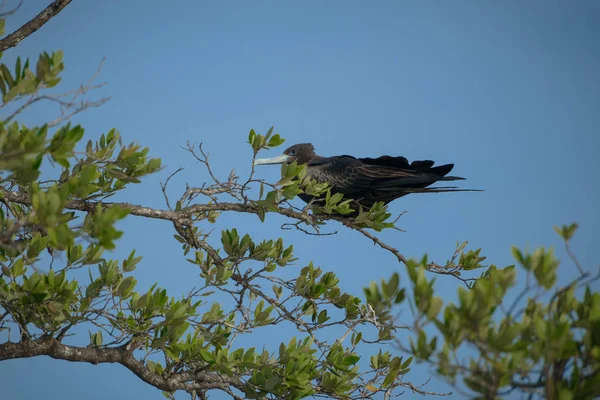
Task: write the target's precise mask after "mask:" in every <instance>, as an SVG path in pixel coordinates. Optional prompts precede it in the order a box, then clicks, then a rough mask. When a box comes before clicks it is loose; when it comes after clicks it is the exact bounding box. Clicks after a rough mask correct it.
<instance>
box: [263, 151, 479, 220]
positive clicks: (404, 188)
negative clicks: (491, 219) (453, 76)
mask: <svg viewBox="0 0 600 400" xmlns="http://www.w3.org/2000/svg"><path fill="white" fill-rule="evenodd" d="M294 161H296V162H297V163H298V164H306V165H307V167H308V170H307V172H308V175H309V176H310V177H311V178H313V179H315V180H316V181H318V182H327V183H329V184H330V185H331V194H334V193H342V194H343V195H344V198H350V199H352V200H354V201H355V202H357V203H358V204H360V205H362V206H363V207H364V208H365V209H369V208H371V207H372V206H373V204H375V203H376V202H378V201H382V202H384V203H385V204H387V203H389V202H391V201H393V200H395V199H397V198H399V197H402V196H405V195H407V194H410V193H440V192H462V191H472V190H471V189H458V188H457V187H456V186H444V187H433V188H430V187H428V186H430V185H432V184H434V183H435V182H438V181H457V180H463V179H465V178H461V177H458V176H447V175H448V173H449V172H450V171H452V168H453V167H454V164H445V165H440V166H437V167H434V166H433V165H434V162H433V161H430V160H423V161H413V162H412V163H409V162H408V160H407V159H406V158H404V157H392V156H381V157H378V158H355V157H352V156H348V155H342V156H334V157H321V156H318V155H317V154H316V153H315V148H314V147H313V145H312V144H310V143H301V144H296V145H293V146H291V147H289V148H288V149H286V150H285V151H284V152H283V154H282V155H280V156H277V157H273V158H263V159H256V160H255V161H254V165H265V164H283V163H288V164H289V163H292V162H294ZM299 197H300V198H301V199H302V200H304V201H305V202H307V203H308V202H309V201H311V200H312V199H313V197H312V196H310V195H307V194H304V193H303V194H300V195H299Z"/></svg>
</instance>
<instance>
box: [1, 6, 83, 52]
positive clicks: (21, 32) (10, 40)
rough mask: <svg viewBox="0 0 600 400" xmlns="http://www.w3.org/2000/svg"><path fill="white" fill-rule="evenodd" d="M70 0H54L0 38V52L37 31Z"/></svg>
mask: <svg viewBox="0 0 600 400" xmlns="http://www.w3.org/2000/svg"><path fill="white" fill-rule="evenodd" d="M70 2H71V0H56V1H54V2H52V3H51V4H50V5H49V6H48V7H46V8H45V9H44V10H43V11H42V12H41V13H39V14H38V15H36V16H35V17H34V18H33V19H32V20H30V21H28V22H26V23H25V24H24V25H23V26H21V27H20V28H19V29H17V30H16V31H14V32H13V33H11V34H10V35H8V36H6V37H5V38H4V39H2V40H0V52H3V51H5V50H7V49H10V48H11V47H15V46H16V45H17V44H19V42H20V41H21V40H23V39H25V38H26V37H27V36H29V35H31V34H32V33H33V32H35V31H37V30H38V29H40V28H41V27H42V25H44V24H45V23H46V22H48V21H50V20H51V19H52V18H53V17H54V16H56V14H58V13H59V12H61V11H62V9H63V8H65V7H66V6H67V5H68V4H69V3H70Z"/></svg>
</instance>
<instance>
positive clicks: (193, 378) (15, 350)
mask: <svg viewBox="0 0 600 400" xmlns="http://www.w3.org/2000/svg"><path fill="white" fill-rule="evenodd" d="M135 347H136V346H135V345H134V344H132V343H127V344H126V345H123V346H120V347H113V348H94V347H76V346H69V345H66V344H63V343H61V342H60V341H58V340H56V339H54V338H51V337H45V338H42V339H37V340H25V341H21V342H19V343H4V344H0V361H2V360H9V359H15V358H30V357H37V356H50V357H52V358H55V359H58V360H66V361H75V362H87V363H92V364H103V363H118V364H121V365H123V366H124V367H125V368H127V369H129V370H130V371H131V372H133V373H134V374H135V375H136V376H138V377H139V378H140V379H142V380H143V381H144V382H146V383H148V384H150V385H152V386H154V387H156V388H158V389H161V390H164V391H167V392H173V391H176V390H185V391H191V390H207V389H220V390H225V389H228V388H229V387H231V386H233V387H235V388H237V389H240V390H241V389H243V388H244V386H245V385H244V383H243V382H242V381H240V380H239V379H237V378H235V377H228V376H226V375H222V374H216V373H209V372H205V371H200V372H197V373H193V372H191V371H183V372H179V373H175V374H172V375H170V376H169V377H168V378H165V377H163V376H161V375H158V374H156V373H154V372H152V371H150V370H149V369H148V368H147V367H146V365H145V364H144V362H143V361H140V360H137V359H135V358H134V356H133V351H134V350H135Z"/></svg>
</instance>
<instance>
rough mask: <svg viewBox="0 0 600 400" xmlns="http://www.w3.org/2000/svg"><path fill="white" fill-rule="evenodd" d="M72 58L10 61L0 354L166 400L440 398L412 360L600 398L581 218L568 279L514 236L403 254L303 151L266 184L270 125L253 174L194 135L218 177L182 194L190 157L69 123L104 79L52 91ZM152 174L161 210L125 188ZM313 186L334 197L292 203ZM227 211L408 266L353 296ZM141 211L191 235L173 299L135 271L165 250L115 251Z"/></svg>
mask: <svg viewBox="0 0 600 400" xmlns="http://www.w3.org/2000/svg"><path fill="white" fill-rule="evenodd" d="M68 3H69V1H56V2H54V3H52V4H51V5H50V6H49V7H48V9H46V10H44V11H43V12H42V13H41V14H40V15H38V17H36V18H37V19H34V20H32V21H33V22H32V21H30V22H29V23H28V24H29V25H27V24H26V25H25V26H24V27H22V28H20V29H19V31H17V32H16V33H13V34H11V35H8V36H7V37H6V38H4V39H2V40H0V49H1V50H2V51H4V50H6V49H8V48H10V47H14V46H16V45H17V44H18V43H19V42H20V41H21V40H22V39H23V38H25V37H26V36H27V35H29V34H31V33H33V32H34V31H35V30H37V29H38V28H40V27H41V26H42V25H43V23H44V22H45V21H47V20H48V19H50V18H52V16H54V15H56V14H57V13H58V12H60V10H61V9H62V8H64V7H65V6H66V5H67V4H68ZM4 17H6V15H4ZM44 18H45V19H44ZM0 21H1V22H0V27H3V26H4V23H3V22H4V21H3V20H0ZM1 34H2V35H4V32H1ZM17 38H18V39H17ZM63 69H64V64H63V56H62V52H60V51H53V52H49V53H42V54H40V56H39V58H38V59H37V61H35V62H30V60H29V59H21V58H20V57H17V59H16V62H15V65H14V66H13V65H11V66H9V65H6V64H4V63H2V64H0V90H1V92H2V104H1V105H0V108H2V117H1V118H0V266H1V271H0V332H1V333H0V343H1V344H0V360H2V361H5V360H10V359H16V358H29V357H36V356H50V357H52V358H55V359H61V360H67V361H73V362H85V363H90V364H100V363H117V364H120V366H121V367H124V368H126V369H128V370H130V371H131V372H132V373H133V374H134V375H135V377H137V378H139V379H141V380H143V381H144V382H146V383H147V384H149V385H152V386H154V387H156V388H157V390H160V391H162V393H163V394H164V395H165V397H167V398H174V397H175V395H176V393H178V392H186V393H188V394H189V395H191V397H192V398H207V397H209V396H210V394H211V393H213V392H215V391H220V392H224V393H227V394H228V395H230V396H231V397H233V398H289V399H299V398H304V397H309V396H318V397H327V398H340V399H350V398H379V397H383V398H391V397H395V396H401V395H403V394H405V395H408V396H411V395H414V394H430V395H447V394H448V393H433V392H430V391H429V390H428V388H427V385H424V386H420V385H417V384H415V383H413V382H414V379H413V376H412V375H411V372H410V371H411V366H413V364H414V363H416V362H423V363H427V364H429V365H430V366H431V370H432V373H435V374H436V376H435V377H434V379H445V380H447V381H448V382H450V383H451V384H453V385H454V386H455V387H456V390H457V391H458V392H459V393H463V394H464V393H467V395H468V396H472V397H474V398H485V399H495V398H503V397H505V396H508V395H510V394H514V393H521V394H523V395H525V396H529V398H536V397H537V398H549V399H559V398H560V399H569V398H571V399H586V398H590V399H591V398H594V397H597V396H600V372H599V368H600V294H599V293H598V292H597V291H595V290H594V289H593V286H592V285H593V283H594V282H595V281H596V280H597V279H598V277H599V275H598V273H597V272H591V271H590V270H589V269H588V268H585V266H582V265H580V263H579V262H578V261H577V259H576V257H575V255H574V254H572V252H571V250H570V247H569V243H570V241H571V240H572V238H573V235H574V233H575V232H576V229H577V224H570V225H565V226H563V227H559V228H557V229H556V230H557V233H558V234H559V235H560V236H561V237H562V239H563V240H564V243H565V246H566V251H567V253H568V254H569V255H570V257H571V260H570V261H571V263H570V264H572V265H567V266H562V267H564V268H573V267H574V268H576V269H577V271H578V274H577V277H576V278H575V279H574V280H573V281H571V282H558V281H557V275H556V271H557V269H558V268H559V265H561V263H560V262H559V260H558V258H557V257H556V255H555V254H554V252H553V250H552V249H544V248H540V249H537V250H535V251H532V252H527V251H522V250H520V249H517V248H513V249H512V253H513V255H514V258H515V261H516V263H515V265H510V266H505V267H497V266H495V265H493V264H487V263H485V261H486V258H485V257H484V256H482V250H481V249H468V248H467V246H468V244H467V243H466V242H465V243H458V244H457V247H456V251H455V253H454V254H452V255H451V256H450V257H449V260H448V261H446V262H436V261H432V260H429V259H428V257H427V256H422V257H420V256H419V257H418V258H408V257H405V256H404V255H403V253H401V252H400V251H399V250H398V249H397V248H395V247H394V246H392V245H390V244H388V243H385V242H383V241H382V240H381V239H380V238H379V237H378V236H377V232H379V231H381V230H384V229H398V228H397V226H396V224H397V220H394V218H393V216H392V215H391V214H390V213H389V212H388V210H387V208H386V207H385V206H384V205H383V204H381V203H379V204H376V205H375V206H373V207H372V208H371V209H370V210H361V212H360V214H359V215H358V216H357V217H352V218H350V217H347V216H345V215H346V214H348V213H349V211H350V202H349V200H347V199H344V198H343V197H342V196H341V195H330V193H329V191H328V187H327V185H325V184H321V183H317V182H315V181H313V180H311V179H310V178H309V177H308V176H307V174H306V167H305V166H302V165H297V164H295V163H293V164H290V165H284V166H282V169H281V179H280V180H279V181H277V182H275V183H272V182H267V181H264V180H262V179H258V178H257V177H256V176H255V173H254V172H255V171H254V168H253V166H252V165H253V160H254V159H255V158H256V157H257V154H259V153H260V152H261V151H264V150H267V149H270V148H274V147H277V146H280V145H281V144H283V143H284V139H283V138H282V137H281V136H280V135H279V134H277V133H275V131H274V129H273V128H271V129H269V130H268V131H267V132H266V133H264V134H261V133H257V132H255V131H254V130H250V133H249V134H248V136H247V141H248V144H249V147H248V171H245V174H243V175H244V177H240V176H237V174H236V173H235V172H233V171H232V172H231V174H230V175H229V176H226V177H219V176H217V175H216V174H215V173H214V172H213V170H212V169H211V164H210V160H209V158H208V156H207V153H206V152H205V150H204V148H203V147H202V145H201V144H200V145H194V144H192V143H187V144H186V147H185V150H186V151H187V152H188V154H189V156H190V157H194V158H195V159H196V160H197V161H198V162H199V164H200V165H201V166H203V168H204V171H205V177H206V180H207V183H206V184H205V185H203V186H201V187H190V186H186V187H185V188H180V193H181V194H180V196H178V198H171V197H170V196H169V195H168V191H167V187H168V184H169V181H170V179H171V178H172V177H173V176H174V175H175V174H177V173H179V172H180V170H176V171H174V172H173V171H165V169H163V168H162V167H161V160H160V159H159V158H156V157H151V156H150V154H154V152H152V153H151V151H150V149H148V148H147V147H143V146H142V145H139V144H136V143H131V144H127V141H126V139H125V138H124V137H123V136H121V134H120V133H119V132H118V131H117V130H116V129H112V130H110V131H109V132H106V133H105V134H103V135H101V137H100V138H99V140H96V141H94V140H86V136H85V131H84V128H83V127H82V126H79V125H73V124H71V123H69V120H70V118H71V117H72V116H73V115H74V114H76V113H78V112H81V111H84V110H86V109H88V108H90V107H95V106H99V105H101V104H102V103H103V102H104V101H106V99H99V100H91V101H90V100H86V101H79V100H73V99H74V98H77V95H78V94H84V93H88V92H89V91H93V89H94V88H95V86H94V84H93V83H89V84H88V85H83V86H82V87H81V88H79V89H77V90H76V91H75V92H64V93H60V94H56V92H52V91H50V89H52V88H54V87H56V86H57V85H58V84H59V83H60V81H61V74H62V72H63ZM74 95H75V97H73V96H74ZM38 102H46V103H56V104H59V105H60V106H61V113H60V115H57V117H56V119H54V120H52V121H47V123H44V124H42V125H39V126H29V127H28V126H26V125H25V124H22V123H19V122H18V121H19V118H20V117H21V116H22V114H23V113H25V112H27V111H29V107H30V106H31V105H32V104H34V103H38ZM157 173H159V174H165V175H164V177H165V179H164V183H163V184H162V192H163V194H164V200H165V207H164V208H161V209H158V208H151V207H147V206H145V205H144V204H139V205H138V204H131V203H128V202H114V201H112V199H111V197H112V196H114V195H115V194H117V193H118V194H119V196H120V197H121V198H127V193H128V190H129V189H130V188H131V186H132V185H136V184H138V183H140V182H141V181H142V180H143V179H144V177H146V176H148V175H149V174H157ZM300 193H307V194H312V195H318V194H325V195H326V198H325V201H324V202H322V203H318V204H309V205H308V206H306V207H301V208H299V207H298V206H297V203H296V202H294V199H295V198H296V197H297V196H298V194H300ZM223 213H243V214H251V215H254V216H255V217H256V220H257V222H258V221H265V219H267V218H281V219H282V221H283V226H282V227H283V228H287V229H298V230H300V231H302V232H304V233H305V234H307V235H328V234H330V232H331V229H330V227H331V225H333V224H337V225H341V228H340V229H351V230H355V231H356V232H358V233H360V234H362V235H363V236H364V239H365V240H367V241H371V242H373V243H374V244H375V245H377V246H378V251H383V252H390V253H391V254H393V255H394V256H395V257H396V259H397V261H398V267H399V271H402V269H403V270H404V271H405V273H404V272H402V273H400V272H397V273H394V274H393V275H392V276H391V277H384V278H383V279H378V282H375V281H374V282H372V283H371V284H370V285H369V286H367V287H365V288H364V291H363V293H347V292H344V291H343V290H342V288H341V286H340V279H339V278H338V277H337V276H336V275H335V274H334V273H333V272H330V271H327V270H326V268H322V267H317V266H316V265H315V264H319V261H318V259H315V260H303V259H298V258H296V257H295V255H294V246H293V243H284V241H283V240H282V238H280V237H278V232H272V233H271V234H272V237H271V238H270V239H266V240H257V239H255V238H254V236H253V233H252V232H241V231H239V230H238V229H237V228H236V227H235V226H231V227H227V228H223V229H220V228H219V229H216V230H215V229H214V228H215V226H219V225H218V224H217V223H218V220H219V218H220V215H221V214H223ZM130 218H142V219H158V220H162V223H163V224H165V226H172V230H173V240H176V241H178V242H179V243H180V244H181V252H180V254H174V255H173V257H174V258H178V257H179V258H181V259H186V260H187V261H188V262H189V263H190V264H191V265H192V268H196V269H197V271H198V281H197V282H194V285H193V286H194V287H193V289H191V290H190V291H189V292H187V293H168V292H167V290H165V289H164V288H162V287H161V285H160V282H156V284H155V285H153V286H152V287H150V288H140V287H139V286H138V284H137V280H136V278H135V276H136V268H138V267H141V266H143V265H144V264H146V263H151V262H152V261H151V260H145V259H143V258H142V257H141V256H138V255H136V250H135V249H132V250H131V253H130V255H129V256H128V257H127V258H125V259H112V258H111V257H110V250H113V249H115V248H116V246H120V243H119V238H120V237H121V236H122V234H123V230H127V220H128V219H130ZM123 221H124V222H123ZM215 224H217V225H215ZM214 239H218V240H219V241H220V244H218V245H215V243H219V242H218V241H217V240H214ZM313 262H314V263H313ZM400 267H402V269H401V268H400ZM284 269H285V270H286V274H283V273H282V271H283V270H284ZM290 269H292V271H293V272H291V274H292V275H293V278H288V277H287V276H289V274H290V272H289V271H287V270H290ZM82 270H83V271H86V272H87V274H86V275H85V278H82V276H84V275H81V274H80V272H81V271H82ZM173 273H177V272H176V271H174V272H173ZM374 273H375V274H376V273H377V272H374ZM401 277H404V279H401ZM405 280H406V281H405ZM436 280H444V281H446V282H447V284H449V285H452V284H455V285H456V287H457V301H455V302H453V301H449V300H447V299H443V298H441V297H440V296H437V295H436V293H435V290H434V283H435V281H436ZM518 281H521V282H525V284H524V285H518ZM509 293H511V295H510V297H509ZM509 298H510V299H513V298H514V301H511V302H508V301H507V299H509ZM402 305H410V309H411V310H412V315H411V317H410V320H407V318H406V316H403V317H402V318H399V317H398V315H397V310H398V309H399V307H400V306H402ZM279 329H287V330H288V331H289V330H293V331H294V332H295V333H296V334H295V335H294V336H293V337H292V338H291V339H290V340H286V341H280V342H277V343H276V344H275V345H274V344H273V343H264V346H262V347H243V346H238V345H236V339H237V338H239V337H242V336H248V335H254V336H258V337H260V335H265V337H267V335H270V334H272V332H279V331H278V330H279ZM86 331H87V332H89V336H87V335H85V334H84V335H83V337H82V332H86ZM275 337H276V336H275ZM406 338H407V339H408V340H405V339H406ZM84 342H85V343H84ZM270 342H273V340H272V339H271V340H270ZM115 368H118V367H117V366H115ZM90 379H93V377H90ZM132 379H134V378H133V376H132Z"/></svg>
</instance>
